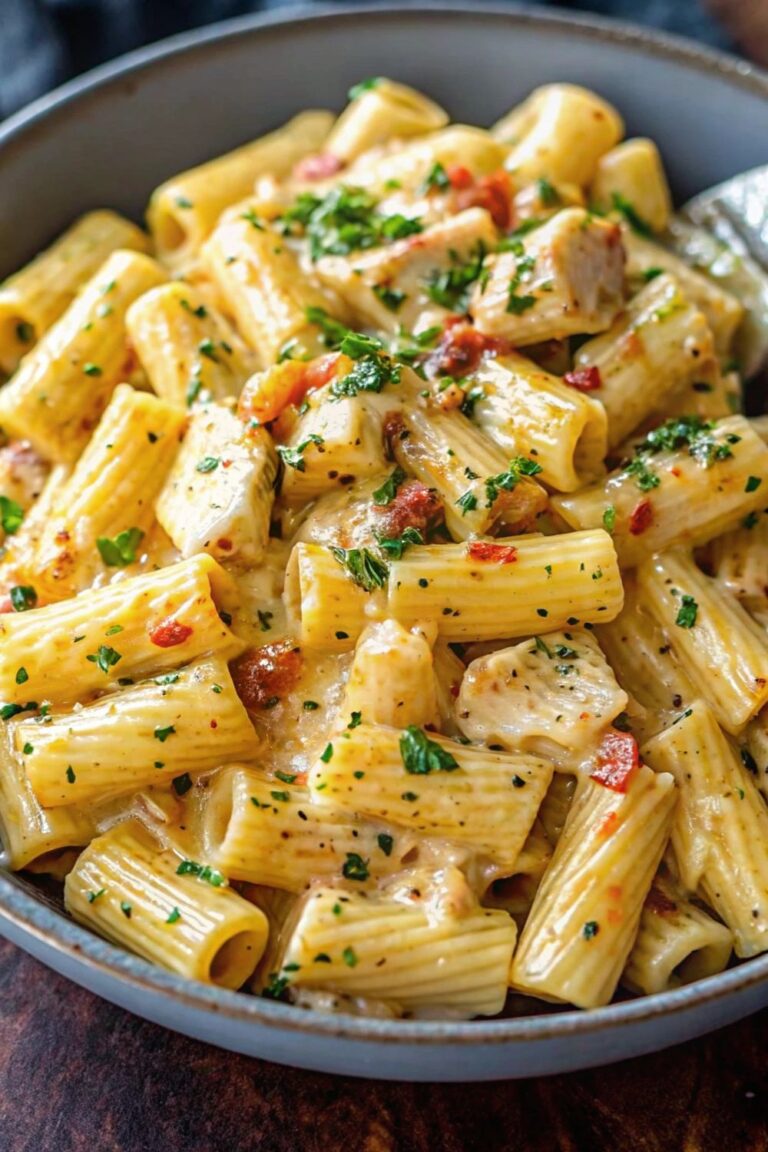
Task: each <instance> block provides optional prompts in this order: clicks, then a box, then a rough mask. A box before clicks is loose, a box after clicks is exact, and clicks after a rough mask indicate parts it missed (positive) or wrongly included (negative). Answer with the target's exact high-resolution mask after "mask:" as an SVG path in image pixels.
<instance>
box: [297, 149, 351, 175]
mask: <svg viewBox="0 0 768 1152" xmlns="http://www.w3.org/2000/svg"><path fill="white" fill-rule="evenodd" d="M343 167H344V162H343V161H342V160H339V158H338V156H334V155H333V153H332V152H316V153H315V155H314V156H305V157H304V159H303V160H299V162H298V164H296V165H294V169H293V175H294V177H295V178H296V179H297V180H327V179H328V177H329V176H335V175H336V173H337V172H340V171H341V169H342V168H343Z"/></svg>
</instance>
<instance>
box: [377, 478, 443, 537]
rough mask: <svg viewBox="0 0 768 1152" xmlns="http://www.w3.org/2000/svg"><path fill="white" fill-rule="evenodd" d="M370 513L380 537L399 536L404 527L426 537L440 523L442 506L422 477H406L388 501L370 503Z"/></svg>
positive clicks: (435, 493)
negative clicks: (378, 504)
mask: <svg viewBox="0 0 768 1152" xmlns="http://www.w3.org/2000/svg"><path fill="white" fill-rule="evenodd" d="M371 514H372V516H373V519H374V521H375V524H376V529H377V531H378V532H379V533H380V534H381V535H382V536H387V537H390V538H391V537H395V536H402V534H403V532H405V530H406V528H416V529H418V531H419V532H421V534H422V536H424V537H426V536H428V535H429V533H430V532H431V531H432V530H433V529H434V528H436V527H437V525H438V524H440V523H441V522H442V520H443V518H444V508H443V502H442V500H441V499H440V497H439V496H438V494H437V492H435V491H434V489H432V488H427V486H426V484H422V482H421V480H405V481H404V482H403V483H402V484H401V485H400V487H399V488H398V490H397V492H396V493H395V496H394V498H393V499H392V500H391V501H390V502H389V504H386V505H383V506H381V507H378V506H377V505H373V506H372V508H371Z"/></svg>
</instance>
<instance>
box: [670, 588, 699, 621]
mask: <svg viewBox="0 0 768 1152" xmlns="http://www.w3.org/2000/svg"><path fill="white" fill-rule="evenodd" d="M698 611H699V606H698V604H697V603H696V601H695V600H694V598H693V596H688V595H684V596H683V598H682V600H681V601H680V608H679V610H678V613H677V616H676V618H675V624H677V626H678V627H679V628H693V626H694V624H695V623H696V616H697V615H698Z"/></svg>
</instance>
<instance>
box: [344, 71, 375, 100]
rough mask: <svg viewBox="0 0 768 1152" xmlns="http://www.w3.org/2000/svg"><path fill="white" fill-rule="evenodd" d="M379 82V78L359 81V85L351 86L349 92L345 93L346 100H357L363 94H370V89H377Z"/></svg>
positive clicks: (373, 77) (372, 77)
mask: <svg viewBox="0 0 768 1152" xmlns="http://www.w3.org/2000/svg"><path fill="white" fill-rule="evenodd" d="M381 80H382V78H381V76H370V77H369V78H368V79H367V80H361V81H360V83H359V84H353V85H352V87H351V88H350V90H349V92H347V99H348V100H357V99H359V97H360V96H362V95H363V94H364V93H365V92H370V91H372V89H374V88H378V86H379V84H381Z"/></svg>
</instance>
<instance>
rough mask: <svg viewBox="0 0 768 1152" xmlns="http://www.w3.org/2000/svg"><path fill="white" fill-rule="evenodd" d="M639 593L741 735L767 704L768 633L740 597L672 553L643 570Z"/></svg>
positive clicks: (700, 687)
mask: <svg viewBox="0 0 768 1152" xmlns="http://www.w3.org/2000/svg"><path fill="white" fill-rule="evenodd" d="M637 575H638V591H639V594H640V596H641V597H642V602H643V604H644V605H646V606H647V608H648V610H649V611H650V612H651V613H652V614H653V615H654V616H655V618H656V620H657V621H658V623H659V624H660V626H661V628H662V629H663V631H664V633H665V635H666V637H667V640H668V642H669V643H671V645H672V648H673V649H674V652H675V655H676V657H677V659H678V660H679V661H680V664H681V665H682V667H683V670H684V671H685V672H686V673H687V675H688V677H689V679H690V680H691V682H692V684H693V685H694V687H695V688H696V690H697V692H698V693H699V694H700V695H701V696H702V697H703V698H704V699H705V700H706V701H707V703H708V704H709V706H710V707H711V708H712V710H713V712H714V713H715V715H716V717H717V719H718V721H719V723H720V724H721V725H722V726H723V728H725V730H726V731H727V732H730V733H731V734H732V735H736V734H737V733H739V732H740V731H741V729H742V728H743V727H744V726H745V724H747V723H748V721H749V720H750V719H751V718H752V717H753V716H755V715H756V714H757V713H758V712H759V711H760V709H761V708H762V707H763V705H764V704H766V702H768V636H767V635H766V633H765V631H764V630H763V629H762V628H760V626H759V625H758V624H756V623H755V622H754V621H753V620H752V619H751V617H750V616H749V614H748V613H747V612H746V611H745V610H744V608H742V606H741V605H740V604H739V602H738V600H736V599H735V598H734V597H732V596H730V595H729V594H728V593H727V592H725V591H723V589H722V588H721V587H720V586H719V585H718V584H717V583H716V582H715V581H714V580H711V579H710V578H709V577H708V576H705V575H704V574H703V572H701V571H700V570H699V568H697V566H696V564H695V563H694V561H693V559H692V558H690V557H689V556H687V555H685V554H683V553H678V552H667V553H665V554H664V555H663V556H656V557H654V558H653V559H652V560H648V561H646V562H645V564H643V565H642V566H641V567H640V568H639V569H638V574H637Z"/></svg>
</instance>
